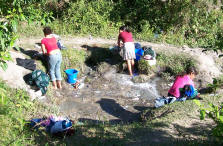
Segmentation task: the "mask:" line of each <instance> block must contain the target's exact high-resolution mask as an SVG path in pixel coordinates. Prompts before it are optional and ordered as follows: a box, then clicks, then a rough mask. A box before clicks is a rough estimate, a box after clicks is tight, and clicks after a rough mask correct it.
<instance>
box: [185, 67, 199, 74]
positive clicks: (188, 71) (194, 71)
mask: <svg viewBox="0 0 223 146" xmlns="http://www.w3.org/2000/svg"><path fill="white" fill-rule="evenodd" d="M186 73H187V74H192V73H193V74H195V75H197V74H198V71H197V69H196V68H195V67H194V66H191V67H188V68H187V70H186Z"/></svg>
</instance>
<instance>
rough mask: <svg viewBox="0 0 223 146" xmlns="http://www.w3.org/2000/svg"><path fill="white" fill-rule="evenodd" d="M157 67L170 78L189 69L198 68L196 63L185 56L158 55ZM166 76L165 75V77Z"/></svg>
mask: <svg viewBox="0 0 223 146" xmlns="http://www.w3.org/2000/svg"><path fill="white" fill-rule="evenodd" d="M157 65H158V66H159V68H160V71H161V72H163V73H167V74H169V75H170V76H176V75H178V74H180V73H182V72H185V71H186V69H187V68H188V67H191V66H194V67H196V65H197V64H196V61H195V60H194V59H193V58H192V57H190V56H187V55H185V54H167V53H160V54H157ZM164 76H165V75H164Z"/></svg>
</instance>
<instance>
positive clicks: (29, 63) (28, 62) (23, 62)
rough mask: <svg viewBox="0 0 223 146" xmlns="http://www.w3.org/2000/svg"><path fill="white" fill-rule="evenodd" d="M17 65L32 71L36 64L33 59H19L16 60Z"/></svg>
mask: <svg viewBox="0 0 223 146" xmlns="http://www.w3.org/2000/svg"><path fill="white" fill-rule="evenodd" d="M16 62H17V65H19V66H22V67H24V68H26V69H29V70H32V71H34V70H35V69H36V64H35V61H34V60H33V59H21V58H16Z"/></svg>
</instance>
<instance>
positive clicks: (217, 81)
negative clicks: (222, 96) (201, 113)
mask: <svg viewBox="0 0 223 146" xmlns="http://www.w3.org/2000/svg"><path fill="white" fill-rule="evenodd" d="M222 86H223V76H220V77H218V78H213V82H212V84H208V87H209V88H210V90H211V91H212V92H214V93H216V91H217V89H219V88H222Z"/></svg>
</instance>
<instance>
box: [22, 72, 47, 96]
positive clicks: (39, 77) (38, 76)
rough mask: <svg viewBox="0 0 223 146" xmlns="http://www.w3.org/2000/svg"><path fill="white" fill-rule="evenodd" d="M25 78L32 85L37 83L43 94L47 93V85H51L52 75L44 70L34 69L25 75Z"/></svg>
mask: <svg viewBox="0 0 223 146" xmlns="http://www.w3.org/2000/svg"><path fill="white" fill-rule="evenodd" d="M24 80H25V82H26V83H27V84H29V85H31V86H34V85H36V86H37V87H38V88H39V89H40V90H41V92H42V95H45V94H46V92H47V87H48V86H49V82H50V77H49V76H48V75H47V74H46V73H45V72H43V71H42V70H34V71H33V72H32V73H29V74H27V75H25V76H24Z"/></svg>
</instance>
